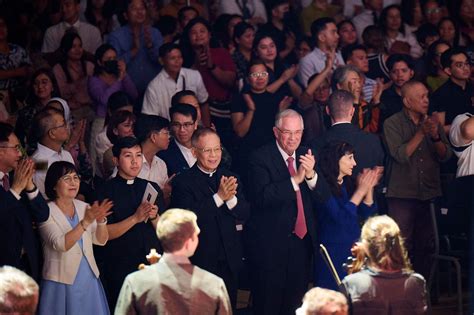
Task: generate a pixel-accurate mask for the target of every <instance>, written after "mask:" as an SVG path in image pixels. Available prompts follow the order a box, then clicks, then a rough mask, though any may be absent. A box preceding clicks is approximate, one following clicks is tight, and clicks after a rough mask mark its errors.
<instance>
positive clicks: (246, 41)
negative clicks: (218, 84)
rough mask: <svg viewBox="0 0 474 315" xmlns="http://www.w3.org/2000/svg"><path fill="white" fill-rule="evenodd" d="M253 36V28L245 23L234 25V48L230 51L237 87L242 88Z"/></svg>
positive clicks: (250, 54) (250, 55)
mask: <svg viewBox="0 0 474 315" xmlns="http://www.w3.org/2000/svg"><path fill="white" fill-rule="evenodd" d="M254 38H255V28H254V27H253V26H252V25H251V24H249V23H247V22H240V23H239V24H237V25H236V26H235V27H234V37H233V41H234V45H235V50H234V52H233V53H232V60H233V61H234V63H235V66H236V67H237V80H238V85H239V89H242V86H243V81H245V76H246V73H247V68H248V65H249V62H250V59H251V58H252V44H253V40H254Z"/></svg>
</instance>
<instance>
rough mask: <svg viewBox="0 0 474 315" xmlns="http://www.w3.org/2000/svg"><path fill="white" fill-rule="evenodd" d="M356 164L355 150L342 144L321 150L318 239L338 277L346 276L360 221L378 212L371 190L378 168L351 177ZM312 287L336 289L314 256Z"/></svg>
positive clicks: (323, 265) (319, 261)
mask: <svg viewBox="0 0 474 315" xmlns="http://www.w3.org/2000/svg"><path fill="white" fill-rule="evenodd" d="M355 165H356V161H355V159H354V148H353V147H352V145H350V144H348V143H345V142H332V143H329V144H328V145H326V146H325V147H324V148H323V150H322V151H321V155H320V158H319V167H320V171H319V172H320V174H322V176H320V178H319V179H318V187H319V188H317V189H318V194H319V198H318V201H317V207H316V209H318V212H317V214H318V218H317V222H318V231H317V233H318V239H319V241H320V242H321V244H323V245H324V246H326V248H327V250H328V251H329V254H330V255H331V258H332V261H333V263H334V267H335V268H336V270H337V272H338V274H339V276H343V275H345V274H346V272H345V271H344V269H343V267H342V264H343V263H344V262H345V260H346V258H347V257H348V256H350V254H351V251H350V249H351V246H352V244H353V243H354V242H355V241H356V240H357V239H358V237H359V234H360V225H359V222H360V220H365V219H367V218H368V217H369V216H370V215H371V214H373V213H374V212H375V210H376V209H377V207H376V205H375V201H374V195H373V192H374V187H375V185H377V182H378V180H379V178H380V171H379V170H378V169H373V170H369V169H366V170H364V171H362V172H361V173H360V174H359V175H358V176H357V179H356V180H355V181H354V180H353V178H352V169H353V168H354V166H355ZM314 276H315V282H314V283H315V285H316V286H319V287H325V288H329V289H337V285H336V282H335V281H334V279H333V278H332V276H331V273H330V272H329V270H328V269H327V266H326V264H325V263H324V261H323V258H322V257H321V256H320V255H318V254H317V255H316V259H315V273H314Z"/></svg>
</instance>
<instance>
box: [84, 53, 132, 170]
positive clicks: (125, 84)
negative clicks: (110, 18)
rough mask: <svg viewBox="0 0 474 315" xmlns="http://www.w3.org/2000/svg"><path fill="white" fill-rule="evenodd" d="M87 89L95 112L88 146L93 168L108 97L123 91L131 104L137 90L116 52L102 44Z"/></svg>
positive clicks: (96, 54)
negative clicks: (97, 139)
mask: <svg viewBox="0 0 474 315" xmlns="http://www.w3.org/2000/svg"><path fill="white" fill-rule="evenodd" d="M88 89H89V95H90V97H91V99H92V104H93V107H94V110H95V118H94V122H93V123H92V128H91V144H90V146H89V147H90V157H91V161H92V163H93V164H92V165H93V166H94V168H95V166H96V164H95V161H96V160H97V150H96V147H95V142H96V138H97V135H98V134H99V133H100V131H101V130H102V129H103V128H104V126H105V116H106V114H107V102H108V100H109V97H110V96H111V95H112V94H114V93H115V92H118V91H123V92H125V93H126V94H127V95H128V96H129V97H130V99H131V102H133V101H135V100H136V99H137V98H138V91H137V88H136V87H135V84H134V83H133V81H132V79H131V78H130V76H129V75H128V74H127V66H126V64H125V62H124V61H123V60H118V58H117V51H116V50H115V48H114V47H113V46H112V45H110V44H103V45H101V46H100V47H99V48H97V50H96V51H95V67H94V75H93V76H92V77H90V79H89V82H88ZM95 171H96V172H97V170H95ZM99 174H100V173H99Z"/></svg>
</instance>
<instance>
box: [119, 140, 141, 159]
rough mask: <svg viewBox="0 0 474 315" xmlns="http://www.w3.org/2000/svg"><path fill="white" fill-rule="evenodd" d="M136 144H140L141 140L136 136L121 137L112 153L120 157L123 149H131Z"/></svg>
mask: <svg viewBox="0 0 474 315" xmlns="http://www.w3.org/2000/svg"><path fill="white" fill-rule="evenodd" d="M136 146H140V142H139V141H138V139H137V138H135V137H123V138H119V139H117V141H116V142H115V143H114V146H113V147H112V154H113V155H114V157H116V158H118V157H119V156H120V153H122V149H130V148H133V147H136Z"/></svg>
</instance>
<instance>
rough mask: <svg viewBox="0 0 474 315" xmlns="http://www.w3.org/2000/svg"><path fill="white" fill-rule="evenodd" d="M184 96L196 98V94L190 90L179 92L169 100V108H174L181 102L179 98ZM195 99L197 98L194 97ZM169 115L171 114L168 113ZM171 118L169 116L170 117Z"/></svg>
mask: <svg viewBox="0 0 474 315" xmlns="http://www.w3.org/2000/svg"><path fill="white" fill-rule="evenodd" d="M184 96H194V97H196V93H194V91H191V90H182V91H179V92H177V93H176V94H175V95H173V97H172V98H171V107H173V106H176V105H178V104H180V103H182V102H181V98H182V97H184ZM196 99H197V97H196ZM183 104H184V103H183ZM170 115H171V112H170ZM170 117H171V116H170Z"/></svg>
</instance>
